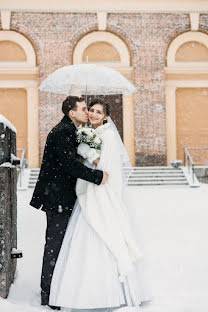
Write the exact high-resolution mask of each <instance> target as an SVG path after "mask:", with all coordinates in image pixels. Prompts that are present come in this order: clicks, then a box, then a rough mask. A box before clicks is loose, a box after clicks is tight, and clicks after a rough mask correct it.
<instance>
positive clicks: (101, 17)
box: [97, 12, 107, 30]
mask: <svg viewBox="0 0 208 312" xmlns="http://www.w3.org/2000/svg"><path fill="white" fill-rule="evenodd" d="M97 20H98V29H99V30H106V27H107V12H97Z"/></svg>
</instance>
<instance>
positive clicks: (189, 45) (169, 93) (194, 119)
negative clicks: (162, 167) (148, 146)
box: [166, 31, 208, 164]
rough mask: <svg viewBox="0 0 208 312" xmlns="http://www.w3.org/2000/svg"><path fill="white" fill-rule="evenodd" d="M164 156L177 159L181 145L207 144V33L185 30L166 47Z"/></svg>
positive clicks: (198, 145)
mask: <svg viewBox="0 0 208 312" xmlns="http://www.w3.org/2000/svg"><path fill="white" fill-rule="evenodd" d="M166 78H167V80H166V121H167V122H166V125H167V159H168V164H169V161H170V160H171V159H176V158H177V159H181V160H183V158H184V157H183V156H184V154H183V153H184V147H207V146H208V119H207V115H208V105H207V103H208V35H206V34H204V33H201V32H193V31H190V32H186V33H184V34H181V35H179V36H178V37H177V38H175V39H174V40H173V41H172V42H171V44H170V46H169V48H168V51H167V67H166Z"/></svg>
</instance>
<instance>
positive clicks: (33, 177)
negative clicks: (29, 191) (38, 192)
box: [28, 168, 40, 188]
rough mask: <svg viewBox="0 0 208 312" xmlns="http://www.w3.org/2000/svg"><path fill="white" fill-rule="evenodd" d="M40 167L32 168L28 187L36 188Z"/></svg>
mask: <svg viewBox="0 0 208 312" xmlns="http://www.w3.org/2000/svg"><path fill="white" fill-rule="evenodd" d="M39 172H40V169H39V168H33V169H30V176H29V181H28V188H34V187H35V185H36V182H37V179H38V175H39Z"/></svg>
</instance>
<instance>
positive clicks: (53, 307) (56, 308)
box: [48, 305, 61, 310]
mask: <svg viewBox="0 0 208 312" xmlns="http://www.w3.org/2000/svg"><path fill="white" fill-rule="evenodd" d="M48 306H49V308H51V309H52V310H61V308H60V307H55V306H51V305H48Z"/></svg>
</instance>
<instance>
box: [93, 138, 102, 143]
mask: <svg viewBox="0 0 208 312" xmlns="http://www.w3.org/2000/svg"><path fill="white" fill-rule="evenodd" d="M93 142H94V143H95V144H100V143H101V139H100V138H99V137H98V136H96V137H95V138H94V140H93Z"/></svg>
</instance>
